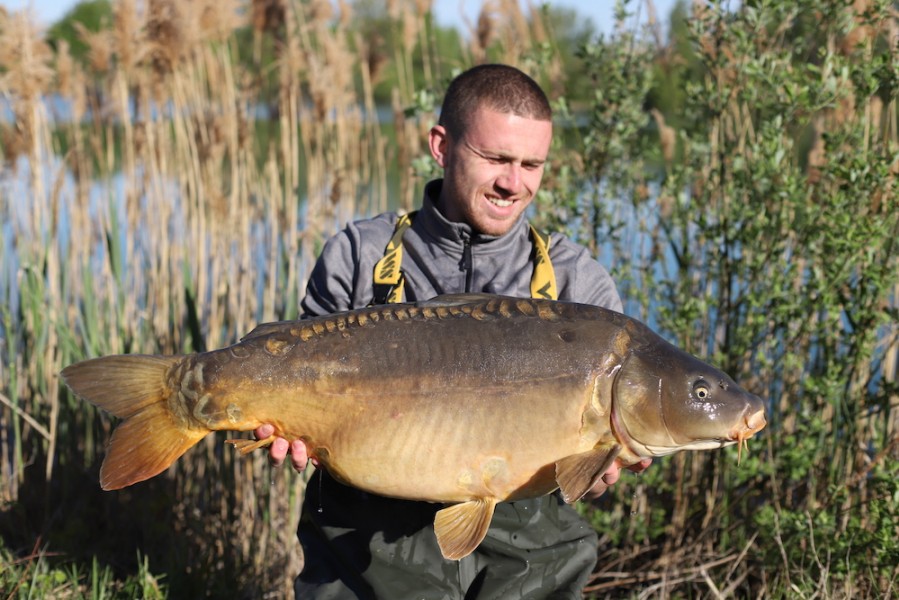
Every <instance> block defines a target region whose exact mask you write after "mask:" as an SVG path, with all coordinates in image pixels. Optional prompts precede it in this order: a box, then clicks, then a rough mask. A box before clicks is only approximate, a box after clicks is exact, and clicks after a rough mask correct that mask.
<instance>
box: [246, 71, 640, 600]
mask: <svg viewBox="0 0 899 600" xmlns="http://www.w3.org/2000/svg"><path fill="white" fill-rule="evenodd" d="M551 140H552V113H551V109H550V105H549V102H548V100H547V98H546V95H545V94H544V93H543V91H542V90H541V89H540V87H539V86H538V85H537V84H536V83H535V82H534V81H533V80H532V79H531V78H530V77H528V76H527V75H525V74H524V73H522V72H521V71H519V70H517V69H515V68H512V67H509V66H505V65H482V66H479V67H474V68H473V69H470V70H469V71H466V72H465V73H462V74H461V75H459V76H458V77H457V78H456V79H454V80H453V82H452V83H451V84H450V87H449V89H448V90H447V93H446V97H445V99H444V104H443V107H442V110H441V114H440V119H439V123H438V124H437V125H436V126H434V127H433V128H432V129H431V131H430V134H429V147H430V151H431V155H432V156H433V157H434V159H435V160H436V161H437V163H438V164H439V165H440V166H441V167H442V168H443V171H444V178H443V179H438V180H435V181H431V182H429V183H428V184H427V185H426V187H425V191H424V201H423V205H422V208H421V210H420V211H418V212H417V213H416V214H415V216H414V218H412V219H411V225H409V224H408V223H406V222H402V221H399V220H398V217H397V216H396V215H394V214H388V215H381V216H378V217H375V218H373V219H368V220H364V221H359V222H356V223H353V224H350V225H349V226H348V227H347V228H346V229H345V230H344V231H342V232H341V233H339V234H337V235H336V236H334V237H333V238H332V239H331V240H329V241H328V243H327V244H326V245H325V248H324V250H323V252H322V255H321V257H320V258H319V260H318V262H317V263H316V266H315V268H314V270H313V273H312V277H311V279H310V281H309V285H308V288H307V293H306V297H305V299H304V300H303V303H302V306H303V311H304V313H305V314H306V315H309V316H312V315H323V314H328V313H333V312H337V311H343V310H349V309H352V308H359V307H363V306H366V305H368V304H371V303H372V302H376V303H377V302H385V301H387V300H390V301H402V300H405V301H415V300H424V299H428V298H431V297H433V296H436V295H438V294H444V293H451V292H489V293H498V294H507V295H513V296H522V297H527V296H531V295H533V293H534V290H535V289H537V290H542V289H548V288H546V286H543V287H540V286H539V285H538V286H535V285H534V277H535V273H537V267H536V263H537V262H540V260H539V259H535V256H540V255H539V252H538V249H537V247H538V246H539V242H538V239H537V238H539V237H541V236H540V235H539V234H537V233H536V232H534V231H532V230H531V229H530V227H529V225H528V223H527V221H526V220H525V218H524V215H523V213H524V211H525V209H526V208H527V206H528V205H529V204H530V203H531V201H532V200H533V199H534V195H535V194H536V193H537V190H538V188H539V186H540V182H541V179H542V177H543V170H544V166H545V163H546V159H547V155H548V153H549V148H550V143H551ZM398 225H399V226H398ZM405 225H408V227H407V228H405V229H404V226H405ZM544 240H545V239H544ZM548 241H549V243H548V244H546V245H544V247H547V246H548V248H547V249H548V259H549V261H548V262H549V263H551V265H552V272H553V279H554V283H555V285H554V286H553V287H554V288H555V289H556V290H557V297H558V299H560V300H569V301H575V302H582V303H588V304H595V305H599V306H604V307H607V308H611V309H614V310H621V301H620V299H619V297H618V293H617V291H616V289H615V285H614V283H613V282H612V280H611V278H610V277H609V275H608V273H607V272H606V271H605V269H603V268H602V266H600V265H599V264H598V263H597V262H596V261H595V260H594V259H593V258H592V257H591V256H590V255H589V253H588V252H587V250H586V249H584V248H582V247H580V246H578V245H576V244H574V243H573V242H571V241H570V240H568V239H566V238H564V237H563V236H561V235H553V236H550V238H549V240H548ZM389 242H397V244H395V245H398V246H400V247H401V250H402V258H401V266H402V282H401V284H399V286H396V285H394V286H388V288H389V289H384V288H383V286H379V285H375V282H374V273H375V270H376V266H378V267H379V269H380V267H381V266H383V265H379V261H380V260H381V259H382V258H383V257H384V256H385V248H386V247H387V246H388V243H389ZM544 243H545V241H544ZM398 290H401V292H402V294H401V295H400V294H398ZM271 433H272V429H271V427H270V426H268V425H264V426H262V427H260V428H259V429H258V430H257V431H256V435H257V437H260V438H263V437H267V436H268V435H270V434H271ZM534 443H539V440H534ZM288 452H289V454H290V457H291V462H292V463H293V465H294V468H296V469H298V470H302V469H303V468H304V467H305V465H306V462H307V455H306V448H305V446H304V444H303V443H302V442H301V441H299V440H294V441H292V442H289V441H288V440H284V439H280V438H279V439H277V440H275V442H274V443H273V444H272V445H271V449H270V455H271V460H272V463H273V464H276V465H279V464H281V463H283V461H284V460H285V458H286V456H287V454H288ZM648 464H649V461H646V463H645V464H641V465H638V466H637V468H636V469H635V470H642V469H644V468H646V466H648ZM617 479H618V466H617V465H616V466H614V467H612V468H611V469H610V470H609V471H608V472H607V473H606V474H605V475H604V477H603V480H602V481H600V482H599V483H598V484H597V486H596V487H595V488H594V489H593V490H592V492H591V495H592V497H596V496H598V495H599V494H601V493H602V492H603V491H605V489H606V488H607V487H608V485H611V484H613V483H614V482H615V481H616V480H617ZM440 508H441V506H440V505H435V504H429V503H425V502H412V501H406V500H397V499H391V498H383V497H378V496H375V495H373V494H368V493H365V492H362V491H359V490H356V489H353V488H349V487H346V486H343V485H341V484H339V483H337V482H336V481H335V480H334V479H332V478H331V477H329V476H328V475H327V474H323V473H322V471H317V472H316V473H315V475H314V476H313V478H312V480H311V481H310V482H309V485H308V487H307V490H306V498H305V502H304V506H303V516H302V519H301V522H300V527H299V538H300V541H301V543H302V546H303V550H304V556H305V560H306V564H305V567H304V569H303V572H302V574H301V575H300V576H299V577H298V578H297V581H296V593H297V597H298V598H353V597H359V598H387V599H391V600H392V599H399V598H459V599H461V598H506V597H508V598H548V597H555V598H580V595H581V594H580V591H581V589H582V588H583V585H584V583H585V582H586V579H587V577H588V576H589V574H590V572H591V570H592V568H593V566H594V563H595V561H596V533H595V532H594V531H593V530H592V528H591V527H590V526H589V525H588V524H587V523H586V522H585V521H583V520H582V519H581V518H580V517H579V516H578V515H577V513H576V512H575V511H574V509H573V508H572V507H570V506H568V505H566V504H564V503H563V502H562V501H561V499H559V498H558V497H557V496H556V495H549V496H544V497H542V498H537V499H531V500H524V501H516V502H506V503H500V504H499V505H498V506H497V507H496V512H495V514H494V517H493V521H492V523H491V527H490V530H489V531H488V533H487V537H486V538H485V540H484V541H483V542H482V543H481V545H480V546H479V547H478V548H477V550H476V551H475V552H474V553H472V554H471V555H470V556H467V557H465V558H463V559H462V560H460V561H448V560H445V559H443V557H442V556H441V553H440V550H439V548H438V546H437V541H436V538H435V536H434V531H433V520H434V513H435V512H436V511H437V510H439V509H440Z"/></svg>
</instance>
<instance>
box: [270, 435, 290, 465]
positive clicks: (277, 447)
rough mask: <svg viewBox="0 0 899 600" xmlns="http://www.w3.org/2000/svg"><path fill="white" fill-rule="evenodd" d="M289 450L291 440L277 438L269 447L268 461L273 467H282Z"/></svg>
mask: <svg viewBox="0 0 899 600" xmlns="http://www.w3.org/2000/svg"><path fill="white" fill-rule="evenodd" d="M289 451H290V442H288V441H287V440H285V439H284V438H280V437H279V438H275V441H273V442H272V445H271V446H269V448H268V462H269V463H270V464H271V465H272V466H273V467H281V466H282V465H283V464H284V459H285V458H287V453H288V452H289Z"/></svg>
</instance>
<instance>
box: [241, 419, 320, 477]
mask: <svg viewBox="0 0 899 600" xmlns="http://www.w3.org/2000/svg"><path fill="white" fill-rule="evenodd" d="M274 433H275V428H274V426H272V425H269V424H268V423H266V424H265V425H260V426H259V427H258V428H257V429H256V430H255V431H254V432H253V435H255V436H256V439H257V440H263V439H265V438H268V437H271V436H272V435H274ZM288 454H289V455H290V463H291V464H292V465H293V468H294V469H296V470H297V472H299V473H301V472H302V471H303V469H305V468H306V463H308V462H309V455H308V454H306V444H304V443H303V440H293V441H292V442H290V441H287V440H285V439H284V438H282V437H279V438H275V439H274V440H273V441H272V444H271V446H269V447H268V461H269V463H271V465H272V466H273V467H280V466H282V465H283V464H284V460H285V459H286V458H287V455H288ZM312 464H315V461H313V463H312Z"/></svg>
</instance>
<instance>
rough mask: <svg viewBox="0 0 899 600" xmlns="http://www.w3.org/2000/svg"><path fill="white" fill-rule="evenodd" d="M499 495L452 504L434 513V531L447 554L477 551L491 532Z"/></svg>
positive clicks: (452, 556) (454, 557) (451, 556)
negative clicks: (489, 530) (491, 523)
mask: <svg viewBox="0 0 899 600" xmlns="http://www.w3.org/2000/svg"><path fill="white" fill-rule="evenodd" d="M494 508H496V498H478V499H477V500H470V501H468V502H463V503H461V504H454V505H452V506H448V507H446V508H444V509H442V510H440V511H438V512H437V515H436V516H435V517H434V533H436V534H437V544H438V545H439V546H440V552H441V553H442V554H443V557H444V558H447V559H450V560H459V559H461V558H464V557H466V556H468V555H469V554H471V553H472V552H474V549H475V548H477V547H478V544H480V543H481V541H482V540H483V539H484V536H485V535H487V529H488V528H489V527H490V521H491V519H493V510H494Z"/></svg>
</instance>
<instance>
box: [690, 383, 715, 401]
mask: <svg viewBox="0 0 899 600" xmlns="http://www.w3.org/2000/svg"><path fill="white" fill-rule="evenodd" d="M711 396H712V389H711V388H710V387H709V384H707V383H706V382H705V381H704V380H702V379H700V380H699V381H697V382H696V383H694V384H693V397H694V398H696V399H697V400H708V399H709V398H710V397H711Z"/></svg>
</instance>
